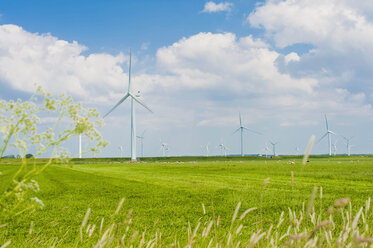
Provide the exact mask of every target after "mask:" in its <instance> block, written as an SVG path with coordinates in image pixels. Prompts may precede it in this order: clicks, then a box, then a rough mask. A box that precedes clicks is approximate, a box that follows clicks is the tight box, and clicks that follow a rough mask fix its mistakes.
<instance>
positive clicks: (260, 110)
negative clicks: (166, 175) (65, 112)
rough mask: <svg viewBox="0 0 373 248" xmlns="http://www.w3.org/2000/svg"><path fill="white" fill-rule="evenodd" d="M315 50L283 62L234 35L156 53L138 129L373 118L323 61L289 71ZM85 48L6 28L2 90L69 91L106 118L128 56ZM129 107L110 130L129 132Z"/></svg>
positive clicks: (141, 76)
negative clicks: (315, 67) (315, 68)
mask: <svg viewBox="0 0 373 248" xmlns="http://www.w3.org/2000/svg"><path fill="white" fill-rule="evenodd" d="M263 7H264V6H263ZM289 44H290V43H289ZM319 50H320V48H319V47H316V48H315V51H313V52H312V53H308V54H306V55H299V54H297V53H295V52H290V53H289V54H287V55H285V56H284V55H282V54H281V53H280V52H277V51H275V50H274V49H273V48H271V46H270V45H269V44H268V43H266V42H265V41H264V40H262V39H258V38H255V37H253V36H251V35H249V36H246V37H237V36H236V35H235V34H233V33H199V34H196V35H193V36H190V37H185V38H182V39H180V40H179V41H177V42H175V43H174V44H172V45H170V46H165V47H162V48H159V49H158V51H157V53H156V58H155V61H156V65H155V66H156V69H157V73H147V71H146V70H144V71H142V72H136V73H134V74H133V82H134V86H135V89H136V90H140V91H141V92H142V95H143V96H144V100H145V102H146V103H147V104H148V105H149V106H150V107H151V108H152V109H153V110H154V112H155V113H156V114H154V115H151V114H145V110H143V109H141V108H139V109H138V110H139V112H140V113H139V115H138V119H139V123H141V127H139V130H144V129H148V130H157V135H161V133H162V130H164V132H169V130H175V128H181V129H187V128H190V129H192V128H193V127H198V128H209V127H217V126H220V127H219V128H224V127H229V128H230V127H232V126H233V125H235V123H236V121H237V112H238V111H239V110H242V113H243V117H244V119H245V123H247V122H250V127H252V128H254V129H255V127H256V126H258V125H262V126H267V125H268V126H276V125H277V126H282V127H289V126H294V127H297V126H301V125H303V126H308V127H310V126H314V125H316V124H318V123H319V121H322V118H320V113H321V112H326V113H343V115H346V116H354V117H357V116H365V117H366V116H372V108H371V105H370V104H369V102H367V99H370V98H371V93H370V92H365V93H364V92H361V91H351V90H349V89H348V88H346V87H343V85H335V82H337V81H338V80H337V79H341V81H348V80H349V79H350V78H354V77H355V74H354V73H350V71H348V72H346V73H340V74H339V75H338V76H336V74H335V73H334V72H333V67H331V66H330V65H328V64H325V63H319V64H320V65H322V68H324V71H323V72H322V73H321V74H318V73H307V71H306V69H308V70H309V69H310V67H309V66H307V65H306V64H304V65H302V67H301V69H302V70H301V71H303V73H300V74H295V73H294V72H293V70H294V68H297V67H294V68H293V66H297V65H298V64H300V63H302V62H304V61H305V60H307V56H308V57H310V56H315V54H316V55H317V54H319ZM84 51H87V48H86V47H84V46H82V45H80V44H78V43H77V42H67V41H63V40H59V39H58V38H56V37H53V36H52V35H51V34H36V33H30V32H27V31H25V30H23V29H22V28H21V27H19V26H15V25H3V26H0V85H6V86H7V87H11V88H14V89H16V90H20V91H26V92H33V91H34V86H33V83H34V82H37V83H39V84H41V85H42V86H43V87H44V88H45V89H46V90H48V91H50V92H52V93H55V94H57V93H58V94H59V93H67V94H72V95H74V96H78V97H80V99H83V100H84V101H86V102H90V103H91V104H92V105H94V106H97V104H98V103H100V102H101V103H105V106H102V107H101V109H102V110H103V111H107V110H108V109H109V108H110V107H111V106H112V104H113V103H114V102H116V101H118V100H119V99H120V97H121V96H122V93H123V91H125V90H126V82H127V80H128V75H127V74H126V73H125V72H124V71H123V70H122V66H124V67H127V65H123V64H124V63H126V62H127V57H126V56H124V55H123V54H118V55H116V56H113V55H110V54H105V53H101V54H95V53H91V54H89V53H88V55H83V54H82V53H83V52H84ZM335 54H337V53H335ZM135 61H136V60H135ZM334 64H335V62H334ZM135 65H136V64H135ZM298 68H299V67H298ZM128 108H129V104H128V103H127V104H124V105H123V106H121V109H122V110H118V111H116V112H113V115H112V116H110V117H109V119H110V120H115V121H108V125H109V126H110V128H111V129H110V131H112V130H116V131H118V132H119V131H120V130H122V129H123V127H124V126H125V125H126V123H125V121H127V122H128V118H129V117H128V114H129V111H128ZM123 114H124V115H123ZM119 116H120V117H119ZM120 120H122V122H121V121H120ZM127 124H128V123H127ZM113 132H114V131H113ZM120 132H122V131H120ZM149 133H150V132H149ZM158 133H159V134H158ZM178 135H179V136H177V137H178V138H180V135H181V134H178ZM156 139H157V140H159V137H156ZM170 139H171V138H170ZM175 143H176V141H175Z"/></svg>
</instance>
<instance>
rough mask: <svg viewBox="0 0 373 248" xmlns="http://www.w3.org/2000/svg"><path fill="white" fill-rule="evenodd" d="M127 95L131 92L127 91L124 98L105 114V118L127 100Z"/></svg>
mask: <svg viewBox="0 0 373 248" xmlns="http://www.w3.org/2000/svg"><path fill="white" fill-rule="evenodd" d="M127 97H129V93H127V94H126V95H125V96H124V97H123V98H122V99H120V100H119V102H118V103H117V104H115V106H114V107H113V108H112V109H110V111H109V112H107V113H106V114H105V115H104V118H105V117H106V116H108V115H109V114H110V113H111V112H113V110H114V109H116V108H117V107H118V106H119V105H120V104H121V103H122V102H124V100H126V99H127Z"/></svg>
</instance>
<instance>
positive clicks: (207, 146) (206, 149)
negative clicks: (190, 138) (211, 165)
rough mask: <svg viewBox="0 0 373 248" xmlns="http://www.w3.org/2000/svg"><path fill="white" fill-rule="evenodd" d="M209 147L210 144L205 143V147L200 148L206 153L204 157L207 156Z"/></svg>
mask: <svg viewBox="0 0 373 248" xmlns="http://www.w3.org/2000/svg"><path fill="white" fill-rule="evenodd" d="M209 145H210V142H209V143H207V145H205V146H201V148H202V149H203V150H205V151H206V157H208V156H209Z"/></svg>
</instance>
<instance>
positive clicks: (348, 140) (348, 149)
mask: <svg viewBox="0 0 373 248" xmlns="http://www.w3.org/2000/svg"><path fill="white" fill-rule="evenodd" d="M342 137H343V138H344V140H345V141H346V142H345V143H346V148H347V155H348V156H350V150H351V145H350V140H351V139H352V138H353V136H351V137H350V138H347V137H345V136H342Z"/></svg>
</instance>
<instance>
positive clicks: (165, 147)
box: [161, 141, 169, 157]
mask: <svg viewBox="0 0 373 248" xmlns="http://www.w3.org/2000/svg"><path fill="white" fill-rule="evenodd" d="M161 150H162V155H163V157H165V156H166V152H168V150H169V149H168V144H167V143H164V142H162V141H161Z"/></svg>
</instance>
